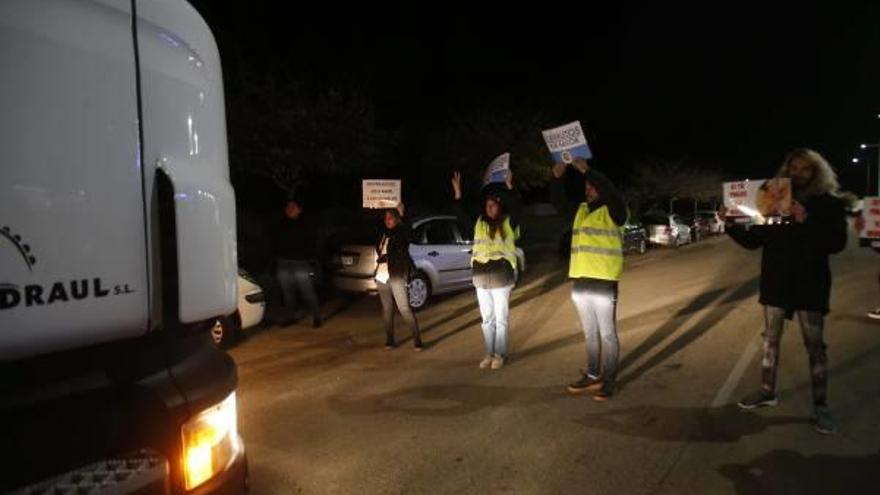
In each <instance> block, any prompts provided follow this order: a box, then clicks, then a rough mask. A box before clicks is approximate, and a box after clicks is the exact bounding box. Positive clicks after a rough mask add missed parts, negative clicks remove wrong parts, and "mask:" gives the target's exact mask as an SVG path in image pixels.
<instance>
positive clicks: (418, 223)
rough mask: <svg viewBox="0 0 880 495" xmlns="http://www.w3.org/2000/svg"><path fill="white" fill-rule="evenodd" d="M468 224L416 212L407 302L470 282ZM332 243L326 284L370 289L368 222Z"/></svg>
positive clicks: (423, 301) (372, 260) (522, 263)
mask: <svg viewBox="0 0 880 495" xmlns="http://www.w3.org/2000/svg"><path fill="white" fill-rule="evenodd" d="M473 230H474V229H473V227H471V226H467V225H460V224H459V223H458V220H457V219H456V217H454V216H451V215H434V216H427V217H421V218H418V219H416V220H414V221H413V223H412V241H411V244H410V248H409V252H410V255H411V256H412V258H413V262H414V263H415V266H416V272H415V273H414V274H413V276H412V278H411V280H410V283H409V304H410V307H412V308H413V309H414V310H420V309H422V308H424V307H425V306H426V305H427V303H428V300H430V298H431V296H433V295H436V294H444V293H449V292H455V291H459V290H463V289H468V288H470V287H472V284H471V279H472V272H471V254H472V252H473ZM344 237H345V239H344V241H343V242H342V243H341V244H340V245H339V247H338V248H336V249H335V251H334V253H333V255H332V259H331V264H332V269H333V275H332V277H331V284H332V285H333V287H335V288H336V289H338V290H341V291H344V292H355V293H358V292H370V293H372V292H375V291H376V281H375V280H374V278H373V276H374V274H375V271H376V258H377V257H376V246H375V242H376V238H377V233H376V231H375V230H374V229H371V228H366V229H364V228H361V229H357V228H356V229H353V230H352V231H351V232H349V233H348V234H346V235H345V236H344ZM516 257H517V265H518V266H517V267H516V268H517V275H519V274H520V273H522V272H523V271H524V270H525V267H526V258H525V253H523V251H522V249H519V248H517V250H516Z"/></svg>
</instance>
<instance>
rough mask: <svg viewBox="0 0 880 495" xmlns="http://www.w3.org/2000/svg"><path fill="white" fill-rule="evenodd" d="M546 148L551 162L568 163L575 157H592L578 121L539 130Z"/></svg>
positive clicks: (587, 158)
mask: <svg viewBox="0 0 880 495" xmlns="http://www.w3.org/2000/svg"><path fill="white" fill-rule="evenodd" d="M541 134H543V135H544V142H545V143H547V149H549V150H550V154H551V155H553V163H565V164H570V163H571V162H573V161H574V159H575V158H583V159H584V160H589V159H591V158H593V152H592V151H590V146H589V145H588V144H587V137H586V136H585V135H584V130H583V129H582V128H581V123H580V121H575V122H572V123H570V124H565V125H563V126H560V127H557V128H555V129H548V130H546V131H541Z"/></svg>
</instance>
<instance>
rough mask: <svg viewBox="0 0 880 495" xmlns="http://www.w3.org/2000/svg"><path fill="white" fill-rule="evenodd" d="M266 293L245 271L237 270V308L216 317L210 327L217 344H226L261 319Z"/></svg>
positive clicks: (263, 312)
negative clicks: (229, 313) (233, 311)
mask: <svg viewBox="0 0 880 495" xmlns="http://www.w3.org/2000/svg"><path fill="white" fill-rule="evenodd" d="M265 312H266V295H265V294H264V293H263V289H262V288H261V287H260V286H259V284H257V282H256V280H254V279H253V277H251V276H250V275H249V274H248V273H247V272H246V271H244V270H239V271H238V308H237V309H236V311H235V313H232V314H231V315H228V316H224V317H221V318H218V319H217V321H216V322H215V323H214V326H213V328H211V338H212V339H214V343H215V344H217V345H219V346H226V345H229V343H230V342H231V341H232V339H234V338H235V337H236V336H237V335H238V334H239V333H240V332H241V331H242V330H246V329H248V328H252V327H255V326H257V325H259V324H260V322H262V321H263V315H264V314H265Z"/></svg>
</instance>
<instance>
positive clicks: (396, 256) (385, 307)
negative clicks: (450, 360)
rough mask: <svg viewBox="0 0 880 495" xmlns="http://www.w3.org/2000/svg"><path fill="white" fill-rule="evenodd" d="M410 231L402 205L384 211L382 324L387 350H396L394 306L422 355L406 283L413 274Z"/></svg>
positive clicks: (379, 275) (379, 251) (379, 273)
mask: <svg viewBox="0 0 880 495" xmlns="http://www.w3.org/2000/svg"><path fill="white" fill-rule="evenodd" d="M409 241H410V227H409V224H407V222H405V221H404V219H403V203H401V204H400V205H398V208H397V209H389V210H386V211H385V216H384V221H383V229H382V233H381V235H380V236H379V240H378V242H376V255H377V266H376V276H375V277H376V288H377V290H378V291H379V299H380V301H381V302H382V320H383V322H384V324H385V348H386V349H388V350H391V349H393V348H394V347H395V345H396V344H395V341H394V306H395V304H396V306H397V310H398V311H400V315H401V316H402V317H403V320H404V321H405V322H406V324H407V326H409V327H410V330H411V331H412V334H413V347H414V349H415V350H416V351H421V350H422V349H423V348H424V346H423V345H422V338H421V334H420V332H419V323H418V322H417V321H416V317H415V315H414V314H413V312H412V309H411V308H410V307H409V296H408V294H407V283H408V281H409V276H410V273H411V272H412V270H413V260H412V258H411V257H410V254H409Z"/></svg>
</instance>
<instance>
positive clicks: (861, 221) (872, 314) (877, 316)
mask: <svg viewBox="0 0 880 495" xmlns="http://www.w3.org/2000/svg"><path fill="white" fill-rule="evenodd" d="M863 214H864V213H863ZM864 228H865V217H864V216H862V215H859V216H857V217H856V232H861V231H862V230H864ZM873 249H874V251H876V252H878V253H880V248H877V247H875V248H873ZM878 281H880V278H878ZM868 318H871V319H872V320H880V307H878V308H877V309H874V310H872V311H868Z"/></svg>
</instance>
